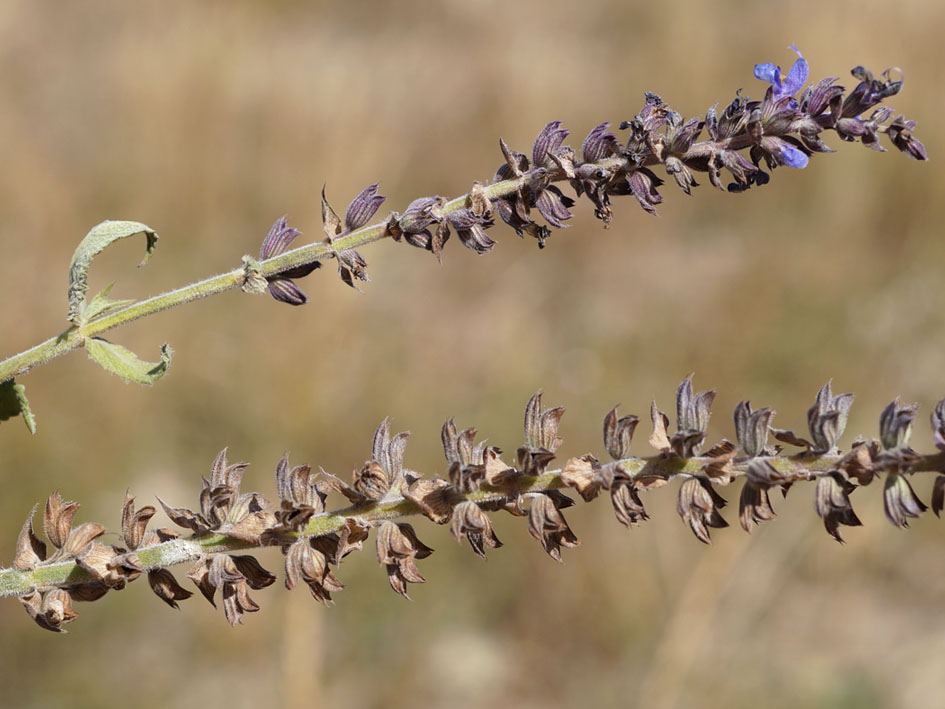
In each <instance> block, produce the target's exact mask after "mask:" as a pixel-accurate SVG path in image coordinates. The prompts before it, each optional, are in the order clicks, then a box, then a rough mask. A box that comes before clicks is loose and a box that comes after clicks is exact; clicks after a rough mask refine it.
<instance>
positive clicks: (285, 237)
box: [259, 217, 322, 305]
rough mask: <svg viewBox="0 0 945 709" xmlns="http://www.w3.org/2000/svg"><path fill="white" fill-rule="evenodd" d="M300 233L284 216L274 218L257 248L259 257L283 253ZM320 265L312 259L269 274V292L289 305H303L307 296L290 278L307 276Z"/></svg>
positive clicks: (270, 256) (264, 257) (265, 257)
mask: <svg viewBox="0 0 945 709" xmlns="http://www.w3.org/2000/svg"><path fill="white" fill-rule="evenodd" d="M301 233H302V232H300V231H299V230H298V229H295V228H294V227H290V226H289V222H288V220H287V218H286V217H282V218H280V219H276V222H275V224H273V225H272V228H271V229H270V230H269V233H268V234H267V235H266V238H265V239H263V242H262V246H261V247H260V249H259V258H260V259H263V260H264V259H268V258H272V257H273V256H278V255H279V254H281V253H284V252H285V251H286V250H288V248H289V245H290V244H291V243H292V242H293V241H294V240H295V237H297V236H298V235H299V234H301ZM321 265H322V264H321V262H320V261H313V262H312V263H306V264H303V265H301V266H296V267H295V268H290V269H289V270H287V271H283V272H282V273H279V274H278V275H275V276H269V277H268V278H266V280H267V281H268V282H269V294H270V295H271V296H272V297H273V298H275V299H276V300H280V301H282V302H283V303H288V304H289V305H304V304H305V303H307V302H308V296H307V295H305V293H303V292H302V291H301V290H299V287H298V286H297V285H295V283H294V282H293V281H292V279H293V278H302V277H303V276H307V275H308V274H310V273H311V272H312V271H314V270H315V269H316V268H319V267H320V266H321Z"/></svg>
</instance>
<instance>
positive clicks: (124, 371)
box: [85, 337, 173, 385]
mask: <svg viewBox="0 0 945 709" xmlns="http://www.w3.org/2000/svg"><path fill="white" fill-rule="evenodd" d="M85 349H86V351H87V352H88V353H89V359H91V360H93V361H95V362H98V363H99V364H100V365H102V367H104V368H105V369H106V370H107V371H109V372H111V373H112V374H117V375H118V376H119V377H121V378H122V379H124V380H125V381H126V382H136V383H138V384H148V385H151V384H154V382H156V381H157V380H158V379H160V378H161V377H163V376H164V374H165V372H167V367H168V365H170V363H171V356H172V355H173V351H172V350H171V348H170V346H169V345H167V344H164V345H161V361H160V362H144V361H142V360H140V359H138V355H136V354H135V353H134V352H132V351H131V350H129V349H128V348H127V347H123V346H121V345H116V344H115V343H114V342H109V341H108V340H103V339H102V338H101V337H91V338H89V339H88V340H86V341H85Z"/></svg>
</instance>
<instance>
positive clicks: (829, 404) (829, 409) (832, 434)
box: [807, 380, 856, 453]
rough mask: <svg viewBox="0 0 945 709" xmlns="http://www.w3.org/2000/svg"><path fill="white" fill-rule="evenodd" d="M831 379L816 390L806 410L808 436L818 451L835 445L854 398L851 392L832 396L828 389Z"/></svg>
mask: <svg viewBox="0 0 945 709" xmlns="http://www.w3.org/2000/svg"><path fill="white" fill-rule="evenodd" d="M831 381H832V380H828V381H827V383H826V384H824V386H823V387H821V389H820V391H819V392H817V399H816V400H815V401H814V405H813V406H812V407H811V408H810V410H808V412H807V423H808V426H809V427H810V436H811V438H812V439H813V440H814V450H815V451H816V452H818V453H826V452H829V451H832V450H833V449H834V448H835V447H836V445H837V442H838V441H839V440H840V437H841V436H842V435H843V431H844V430H845V429H846V427H847V418H848V416H849V414H850V407H851V406H852V405H853V400H854V399H855V398H856V397H855V396H854V395H853V394H840V395H838V396H833V393H832V392H831V391H830V384H831Z"/></svg>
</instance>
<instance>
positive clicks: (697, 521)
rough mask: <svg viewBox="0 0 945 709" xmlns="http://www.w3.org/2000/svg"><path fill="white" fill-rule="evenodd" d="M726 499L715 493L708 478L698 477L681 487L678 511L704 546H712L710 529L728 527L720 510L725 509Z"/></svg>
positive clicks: (677, 503)
mask: <svg viewBox="0 0 945 709" xmlns="http://www.w3.org/2000/svg"><path fill="white" fill-rule="evenodd" d="M725 505H726V502H725V499H724V498H723V497H722V496H721V495H719V493H717V492H716V491H715V488H714V487H713V486H712V483H711V482H709V480H708V479H707V478H703V477H696V478H689V479H688V480H685V481H684V482H683V484H682V485H680V486H679V497H678V499H677V502H676V511H677V512H678V513H679V516H680V517H682V519H683V521H684V522H686V523H687V524H688V525H689V528H690V529H691V530H692V533H693V534H695V535H696V539H698V540H699V541H700V542H702V543H703V544H710V543H711V541H712V540H711V538H710V537H709V530H708V527H715V528H722V527H727V526H728V522H726V521H725V520H724V519H722V515H720V514H719V510H720V509H721V508H723V507H725Z"/></svg>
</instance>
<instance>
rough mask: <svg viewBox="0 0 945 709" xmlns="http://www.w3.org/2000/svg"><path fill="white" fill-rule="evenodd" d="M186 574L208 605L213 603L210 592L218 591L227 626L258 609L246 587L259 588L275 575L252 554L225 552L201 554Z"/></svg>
mask: <svg viewBox="0 0 945 709" xmlns="http://www.w3.org/2000/svg"><path fill="white" fill-rule="evenodd" d="M187 576H188V578H190V579H191V580H192V581H193V582H194V583H195V584H196V585H197V588H199V589H200V592H201V593H202V594H203V595H204V598H206V599H207V600H208V601H210V603H211V605H214V606H215V605H216V603H215V602H214V595H215V594H216V591H217V589H219V590H220V592H221V596H222V598H223V613H224V615H225V616H226V619H227V621H228V622H229V624H230V625H231V626H235V625H236V624H237V623H242V622H243V614H244V613H255V612H256V611H258V610H259V606H258V605H257V604H256V602H255V601H253V599H252V598H251V597H250V595H249V588H263V587H264V586H268V585H269V584H271V583H272V582H273V581H274V580H275V576H273V575H272V574H270V573H269V572H268V571H266V570H265V569H263V568H262V567H261V566H260V565H259V563H258V562H256V560H255V559H253V557H249V556H237V557H233V556H230V555H228V554H210V555H209V556H203V557H201V558H200V559H198V560H197V562H196V563H195V564H194V566H193V568H191V570H190V571H189V572H187Z"/></svg>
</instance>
